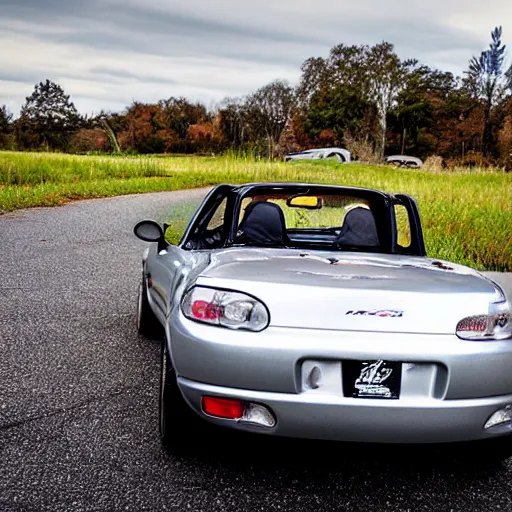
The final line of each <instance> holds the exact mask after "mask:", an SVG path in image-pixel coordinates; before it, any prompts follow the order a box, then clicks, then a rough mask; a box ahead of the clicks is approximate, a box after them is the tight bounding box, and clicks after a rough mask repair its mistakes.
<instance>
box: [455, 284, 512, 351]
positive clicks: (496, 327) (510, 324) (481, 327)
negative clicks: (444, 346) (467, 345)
mask: <svg viewBox="0 0 512 512" xmlns="http://www.w3.org/2000/svg"><path fill="white" fill-rule="evenodd" d="M498 291H499V298H498V299H497V300H496V301H495V302H491V303H490V304H489V313H488V314H487V315H475V316H468V317H466V318H463V319H462V320H461V321H460V322H459V323H458V324H457V328H456V334H457V336H458V337H459V338H462V339H463V340H474V341H485V340H505V339H507V338H512V319H511V311H510V304H509V303H508V302H507V300H506V298H505V295H504V294H503V293H502V292H501V290H498Z"/></svg>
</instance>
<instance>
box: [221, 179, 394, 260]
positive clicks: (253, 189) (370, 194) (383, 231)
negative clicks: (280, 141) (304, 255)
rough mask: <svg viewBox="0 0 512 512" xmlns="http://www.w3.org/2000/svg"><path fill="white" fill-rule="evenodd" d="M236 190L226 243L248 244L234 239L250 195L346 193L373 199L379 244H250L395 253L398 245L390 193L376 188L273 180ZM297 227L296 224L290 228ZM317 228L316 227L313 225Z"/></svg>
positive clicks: (229, 245)
mask: <svg viewBox="0 0 512 512" xmlns="http://www.w3.org/2000/svg"><path fill="white" fill-rule="evenodd" d="M237 192H238V193H237V194H236V198H235V202H234V205H233V210H232V212H231V227H230V230H229V233H228V236H227V239H226V241H225V247H249V246H248V245H246V244H239V243H236V242H235V239H236V231H237V228H238V220H239V219H240V211H241V208H242V203H243V200H244V199H245V198H247V197H252V196H258V195H263V196H264V195H267V194H268V195H271V194H283V195H289V196H292V195H295V194H296V195H303V194H304V195H306V194H307V195H338V196H339V195H344V196H349V197H350V196H352V197H355V198H358V199H364V200H366V201H368V202H369V203H370V208H371V211H372V212H373V213H374V217H375V222H376V224H377V230H378V233H379V239H380V245H379V246H378V247H366V246H364V247H363V246H350V247H348V246H341V247H340V246H336V244H325V243H324V244H320V243H319V244H316V243H306V242H302V243H291V244H290V245H286V246H282V245H279V246H276V245H265V244H261V245H259V244H258V245H251V246H250V247H260V248H264V247H286V248H292V249H293V248H296V249H304V250H306V249H313V250H328V251H355V252H378V253H388V254H389V253H393V252H394V251H393V247H394V246H395V240H394V230H393V219H392V215H391V208H390V205H391V201H390V198H389V196H388V195H387V194H385V193H383V192H380V191H377V190H369V189H362V188H355V187H339V186H332V185H331V186H329V185H309V184H300V185H296V184H282V185H281V184H277V185H276V184H272V185H270V184H269V185H266V184H261V185H252V186H246V187H243V188H241V189H240V190H239V191H237ZM290 229H295V228H290ZM311 229H314V228H311Z"/></svg>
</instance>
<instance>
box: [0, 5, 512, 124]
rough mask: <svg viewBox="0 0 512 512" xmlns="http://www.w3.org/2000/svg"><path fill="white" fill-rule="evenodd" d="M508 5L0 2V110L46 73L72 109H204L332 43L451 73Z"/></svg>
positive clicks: (15, 105)
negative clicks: (385, 52) (190, 103)
mask: <svg viewBox="0 0 512 512" xmlns="http://www.w3.org/2000/svg"><path fill="white" fill-rule="evenodd" d="M498 24H502V25H503V31H504V37H503V39H504V42H505V43H507V42H508V43H510V46H511V52H510V55H509V57H510V59H509V62H510V60H512V1H511V0H486V1H485V2H483V1H482V0H358V1H354V0H308V1H303V0H252V1H248V0H146V1H145V0H88V1H83V0H0V105H1V104H4V103H5V104H7V106H8V107H9V109H10V110H11V112H13V113H14V114H15V115H16V116H17V115H18V113H19V110H20V107H21V105H22V104H23V102H24V100H25V97H26V96H28V95H30V94H31V92H32V90H33V88H34V84H35V83H36V82H38V81H41V80H45V79H46V78H49V79H51V80H54V81H56V82H57V83H59V84H60V85H61V86H63V87H64V90H65V91H66V93H67V94H70V95H71V99H72V100H73V101H74V103H75V105H76V106H77V108H78V110H79V111H80V112H82V113H84V114H85V113H92V112H98V111H99V110H100V109H102V108H103V109H106V110H112V111H120V110H122V109H123V108H124V107H126V106H127V105H129V104H130V103H131V102H132V101H134V100H136V101H142V102H153V101H157V100H158V99H162V98H168V97H169V96H186V97H188V98H190V99H192V100H201V101H203V102H205V103H206V104H207V105H208V106H211V107H213V106H214V105H215V104H216V102H218V101H219V100H220V99H222V98H223V97H226V96H239V95H243V94H246V93H248V92H251V91H253V90H255V89H256V88H258V87H260V86H262V85H264V84H266V83H268V82H270V81H272V80H274V79H276V78H281V79H286V80H289V81H290V82H291V83H296V82H297V79H298V77H299V74H300V65H301V63H302V62H303V61H304V60H305V59H306V58H308V57H312V56H326V55H327V54H328V52H329V49H330V48H331V47H332V46H333V45H335V44H338V43H345V44H365V43H368V44H374V43H378V42H380V41H382V40H386V41H389V42H391V43H393V44H395V48H396V51H397V52H398V54H399V55H400V57H402V58H409V57H415V58H417V59H419V60H420V62H422V63H425V64H428V65H430V66H435V67H439V68H440V69H443V70H447V71H452V72H454V73H455V74H460V73H461V72H462V70H463V69H465V67H466V64H467V62H468V60H469V58H470V57H471V55H472V54H476V53H479V52H480V51H481V50H482V49H484V48H485V47H486V46H487V45H488V43H489V39H490V32H491V30H492V28H493V27H494V26H495V25H498Z"/></svg>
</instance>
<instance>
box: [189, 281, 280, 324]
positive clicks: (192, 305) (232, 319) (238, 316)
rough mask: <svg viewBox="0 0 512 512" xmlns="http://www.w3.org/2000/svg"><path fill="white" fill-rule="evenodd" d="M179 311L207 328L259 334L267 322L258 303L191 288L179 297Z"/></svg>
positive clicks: (225, 292)
mask: <svg viewBox="0 0 512 512" xmlns="http://www.w3.org/2000/svg"><path fill="white" fill-rule="evenodd" d="M181 310H182V311H183V314H184V315H185V316H186V317H187V318H189V319H190V320H195V321H197V322H203V323H206V324H210V325H217V326H221V327H227V328H229V329H242V330H247V331H262V330H263V329H265V328H266V327H267V326H268V324H269V321H270V315H269V313H268V309H267V307H266V306H265V304H263V302H261V301H260V300H258V299H256V298H255V297H252V296H250V295H247V294H245V293H241V292H233V291H229V290H221V289H218V288H207V287H205V286H194V287H193V288H191V289H190V290H189V291H188V292H187V293H186V294H185V296H184V297H183V299H182V301H181Z"/></svg>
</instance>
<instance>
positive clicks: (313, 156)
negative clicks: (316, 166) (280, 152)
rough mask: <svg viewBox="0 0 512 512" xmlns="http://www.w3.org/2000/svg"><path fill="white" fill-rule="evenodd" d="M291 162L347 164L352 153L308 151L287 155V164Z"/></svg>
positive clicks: (331, 149)
mask: <svg viewBox="0 0 512 512" xmlns="http://www.w3.org/2000/svg"><path fill="white" fill-rule="evenodd" d="M291 160H336V161H337V162H339V163H345V162H350V151H348V150H347V149H343V148H318V149H306V150H305V151H298V152H296V153H288V154H287V155H285V157H284V161H285V162H289V161H291Z"/></svg>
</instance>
